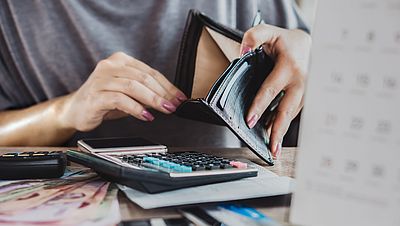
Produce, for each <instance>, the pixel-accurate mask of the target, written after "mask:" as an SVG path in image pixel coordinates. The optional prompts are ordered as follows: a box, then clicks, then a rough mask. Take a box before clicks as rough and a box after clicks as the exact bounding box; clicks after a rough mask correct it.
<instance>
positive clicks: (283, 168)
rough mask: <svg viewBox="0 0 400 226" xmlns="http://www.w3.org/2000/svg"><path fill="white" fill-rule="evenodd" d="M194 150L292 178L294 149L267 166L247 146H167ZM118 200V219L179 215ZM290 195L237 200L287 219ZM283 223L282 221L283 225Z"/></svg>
mask: <svg viewBox="0 0 400 226" xmlns="http://www.w3.org/2000/svg"><path fill="white" fill-rule="evenodd" d="M16 149H18V150H34V149H38V150H44V149H45V150H63V149H66V148H40V147H35V148H8V147H6V148H0V150H1V151H0V152H7V151H9V150H16ZM188 149H190V150H195V151H200V152H205V153H212V154H216V155H219V156H223V157H229V158H247V159H249V160H251V161H253V162H255V163H257V164H259V165H261V166H263V167H266V168H267V169H268V170H271V171H273V172H274V173H276V174H278V175H280V176H290V177H294V162H295V156H296V153H297V150H296V148H283V150H282V157H281V158H280V159H279V160H276V161H275V165H274V166H268V165H267V164H265V163H263V162H262V161H260V160H259V159H258V158H257V156H255V155H254V154H253V153H252V152H251V151H250V150H249V149H247V148H170V149H169V151H171V152H175V151H184V150H188ZM118 198H119V201H120V208H121V215H122V220H134V219H148V218H152V217H163V218H169V217H171V218H173V217H177V216H179V213H178V211H177V209H176V208H159V209H153V210H144V209H142V208H140V207H139V206H137V205H136V204H134V203H132V202H130V201H129V200H128V199H127V198H126V197H125V195H124V194H123V193H122V192H120V193H119V196H118ZM290 198H291V197H290V196H278V197H272V198H260V199H253V200H246V201H238V203H242V204H246V205H249V206H252V207H254V208H256V209H257V210H259V211H260V212H262V213H264V214H265V215H267V216H269V217H272V218H273V219H275V220H277V221H279V222H282V223H284V222H287V221H288V216H289V204H290ZM284 225H286V224H284Z"/></svg>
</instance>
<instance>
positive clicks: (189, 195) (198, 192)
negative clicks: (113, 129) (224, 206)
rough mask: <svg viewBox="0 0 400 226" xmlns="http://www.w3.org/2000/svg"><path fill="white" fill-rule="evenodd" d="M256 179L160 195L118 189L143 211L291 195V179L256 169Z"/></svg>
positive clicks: (123, 188)
mask: <svg viewBox="0 0 400 226" xmlns="http://www.w3.org/2000/svg"><path fill="white" fill-rule="evenodd" d="M258 168H259V171H258V176H257V177H252V178H246V179H241V180H236V181H231V182H224V183H217V184H210V185H203V186H197V187H192V188H184V189H179V190H175V191H169V192H163V193H159V194H147V193H144V192H141V191H138V190H135V189H132V188H129V187H126V186H124V185H118V187H119V188H120V189H121V190H122V191H123V192H124V193H125V194H126V196H127V197H128V198H129V199H130V200H131V201H132V202H134V203H136V204H138V205H139V206H140V207H142V208H143V209H151V208H158V207H166V206H177V205H186V204H196V203H208V202H221V201H231V200H241V199H250V198H260V197H269V196H276V195H285V194H290V193H292V192H293V190H294V186H293V185H294V184H293V182H294V180H293V179H292V178H289V177H279V176H277V175H276V174H274V173H272V172H271V171H269V170H266V169H264V168H262V167H258Z"/></svg>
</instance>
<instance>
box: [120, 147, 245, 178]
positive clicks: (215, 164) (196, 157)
mask: <svg viewBox="0 0 400 226" xmlns="http://www.w3.org/2000/svg"><path fill="white" fill-rule="evenodd" d="M120 159H121V160H122V161H123V162H125V163H128V164H132V165H136V166H143V167H149V168H154V169H158V170H161V171H165V172H177V173H190V172H194V171H203V170H223V169H232V168H236V169H246V168H247V163H244V162H240V161H233V160H230V159H227V158H223V157H217V156H213V155H209V154H205V153H197V152H178V153H149V154H137V155H123V156H120Z"/></svg>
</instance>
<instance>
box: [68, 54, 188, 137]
mask: <svg viewBox="0 0 400 226" xmlns="http://www.w3.org/2000/svg"><path fill="white" fill-rule="evenodd" d="M185 99H187V98H186V96H185V95H184V94H183V93H182V92H181V91H180V90H178V89H177V88H176V87H175V86H173V85H172V84H171V83H170V82H169V81H168V80H167V79H166V78H165V77H164V76H163V75H162V74H161V73H159V72H158V71H156V70H154V69H152V68H150V67H149V66H148V65H146V64H144V63H143V62H141V61H139V60H136V59H135V58H133V57H131V56H128V55H126V54H124V53H122V52H118V53H114V54H113V55H111V56H110V57H108V58H107V59H104V60H101V61H100V62H99V63H98V64H97V66H96V68H95V70H94V71H93V72H92V74H91V75H90V77H89V78H88V80H87V81H86V82H85V83H84V84H83V85H82V86H81V87H80V88H79V89H78V90H77V91H76V92H74V93H72V94H71V95H69V97H68V98H67V99H66V100H65V102H64V106H63V111H62V115H61V118H62V122H63V124H64V126H65V127H68V128H74V129H76V130H79V131H89V130H92V129H94V128H96V127H97V126H98V125H100V123H101V122H102V121H103V120H105V119H114V118H119V117H122V116H124V115H132V116H134V117H136V118H138V119H140V120H143V121H152V120H153V119H154V116H153V115H152V114H151V113H150V112H149V111H148V110H146V108H153V109H155V110H158V111H160V112H163V113H165V114H170V113H172V112H174V111H175V110H176V107H177V106H178V105H179V104H180V103H181V102H182V101H184V100H185Z"/></svg>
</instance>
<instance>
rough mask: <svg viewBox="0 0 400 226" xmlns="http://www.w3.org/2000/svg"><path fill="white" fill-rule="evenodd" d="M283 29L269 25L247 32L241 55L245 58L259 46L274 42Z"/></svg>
mask: <svg viewBox="0 0 400 226" xmlns="http://www.w3.org/2000/svg"><path fill="white" fill-rule="evenodd" d="M281 30H283V29H282V28H278V27H275V26H272V25H268V24H259V25H257V26H255V27H252V28H250V29H249V30H247V31H246V32H245V33H244V35H243V39H242V43H241V44H240V55H241V56H243V55H244V54H246V53H247V52H249V51H251V50H252V49H255V48H257V47H258V46H260V45H262V44H264V43H269V42H273V41H274V40H275V39H276V38H277V37H278V36H279V34H280V33H281Z"/></svg>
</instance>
